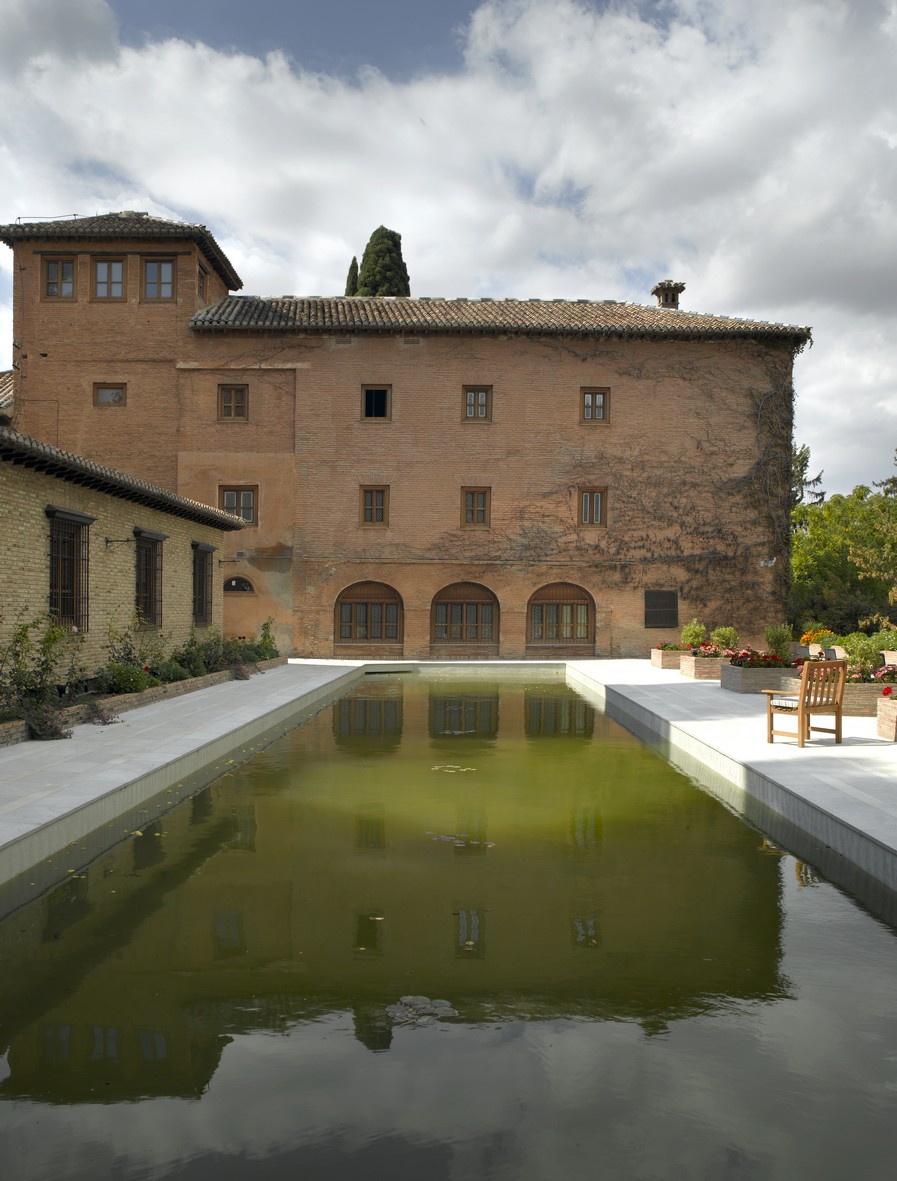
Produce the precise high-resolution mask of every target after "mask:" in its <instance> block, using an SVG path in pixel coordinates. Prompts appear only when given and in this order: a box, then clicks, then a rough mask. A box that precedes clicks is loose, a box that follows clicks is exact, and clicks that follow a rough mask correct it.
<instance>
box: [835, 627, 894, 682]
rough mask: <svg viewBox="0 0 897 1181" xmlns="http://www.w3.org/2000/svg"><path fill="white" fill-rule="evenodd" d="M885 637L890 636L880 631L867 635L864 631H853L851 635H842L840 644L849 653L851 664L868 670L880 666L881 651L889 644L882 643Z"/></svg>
mask: <svg viewBox="0 0 897 1181" xmlns="http://www.w3.org/2000/svg"><path fill="white" fill-rule="evenodd" d="M883 638H889V637H887V636H885V637H883V636H882V634H881V633H880V632H878V633H876V634H875V635H874V636H867V635H866V634H865V633H864V632H851V633H850V635H849V636H842V637H841V640H840V646H841V647H842V648H843V649H844V651H845V652H846V653H847V658H848V660H849V661H850V663H851V664H858V665H860V667H861V668H862V669H863V671H864V672H867V671H870V670H871V669H873V668H877V667H878V664H879V660H880V656H879V653H880V652H881V651H882V649H883V648H887V646H888V645H887V644H886V643H882V640H883Z"/></svg>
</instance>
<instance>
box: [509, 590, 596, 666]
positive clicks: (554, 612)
mask: <svg viewBox="0 0 897 1181" xmlns="http://www.w3.org/2000/svg"><path fill="white" fill-rule="evenodd" d="M594 652H595V603H594V601H593V599H592V596H591V595H590V594H589V593H588V591H585V590H583V588H582V587H581V586H576V585H575V584H574V583H572V582H552V583H549V584H548V585H547V586H542V587H540V588H539V589H538V590H537V591H536V593H535V594H534V595H533V596H532V598H531V599H530V601H529V603H528V604H527V607H526V654H527V656H550V655H553V656H560V655H566V654H568V653H569V654H570V655H572V656H592V655H594Z"/></svg>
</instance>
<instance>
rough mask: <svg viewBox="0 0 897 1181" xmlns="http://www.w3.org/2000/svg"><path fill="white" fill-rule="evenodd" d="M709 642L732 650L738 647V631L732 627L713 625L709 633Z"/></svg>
mask: <svg viewBox="0 0 897 1181" xmlns="http://www.w3.org/2000/svg"><path fill="white" fill-rule="evenodd" d="M710 643H711V644H716V646H717V648H729V649H730V650H733V651H734V649H736V648H737V647H738V632H737V631H736V630H735V628H734V627H715V628H714V629H713V631H712V632H711V633H710Z"/></svg>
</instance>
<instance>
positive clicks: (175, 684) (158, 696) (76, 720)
mask: <svg viewBox="0 0 897 1181" xmlns="http://www.w3.org/2000/svg"><path fill="white" fill-rule="evenodd" d="M286 662H287V657H286V656H275V657H274V659H273V660H260V661H258V663H257V664H249V665H247V668H248V669H249V671H250V672H264V671H265V670H266V669H269V668H278V667H279V666H280V665H282V664H286ZM233 679H234V674H233V673H232V672H231V670H230V669H225V670H224V671H223V672H220V673H208V674H207V675H206V676H204V677H191V678H190V680H188V681H171V682H170V683H169V684H167V685H154V686H153V687H152V688H151V689H144V690H143V692H142V693H122V694H120V695H119V696H117V697H97V698H96V699H95V702H94V703H92V704H95V705H97V706H99V707H100V708H101V709H103V710H104V711H105V712H106V713H108V714H111V715H112V716H113V717H115V716H116V715H118V714H123V713H127V711H128V710H132V709H140V707H141V706H142V705H152V704H153V703H154V702H156V701H167V700H168V698H169V697H183V696H184V694H186V693H195V692H196V691H197V690H198V689H208V688H209V687H210V686H211V685H223V684H224V683H225V681H232V680H233ZM90 713H91V704H85V705H72V706H69V708H68V709H64V710H63V711H62V716H63V719H64V724H65V725H66V727H69V726H81V725H83V724H84V723H85V722H87V721H89V719H90ZM28 741H29V737H28V726H27V725H26V723H25V722H0V747H3V746H14V745H15V744H16V743H18V742H28Z"/></svg>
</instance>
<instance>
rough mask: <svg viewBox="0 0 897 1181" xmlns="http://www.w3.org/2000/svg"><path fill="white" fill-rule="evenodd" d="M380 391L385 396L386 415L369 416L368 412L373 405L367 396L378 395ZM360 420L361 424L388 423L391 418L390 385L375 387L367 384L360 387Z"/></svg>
mask: <svg viewBox="0 0 897 1181" xmlns="http://www.w3.org/2000/svg"><path fill="white" fill-rule="evenodd" d="M380 390H382V391H383V392H384V394H385V395H386V413H385V414H369V413H368V410H369V409H371V408H372V405H373V403H372V402H371V401H370V400H369V398H368V394H374V393H378V392H379V391H380ZM360 410H361V420H362V422H389V421H390V419H391V418H392V386H391V385H375V384H373V383H369V384H368V385H363V386H362V387H361V407H360Z"/></svg>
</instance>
